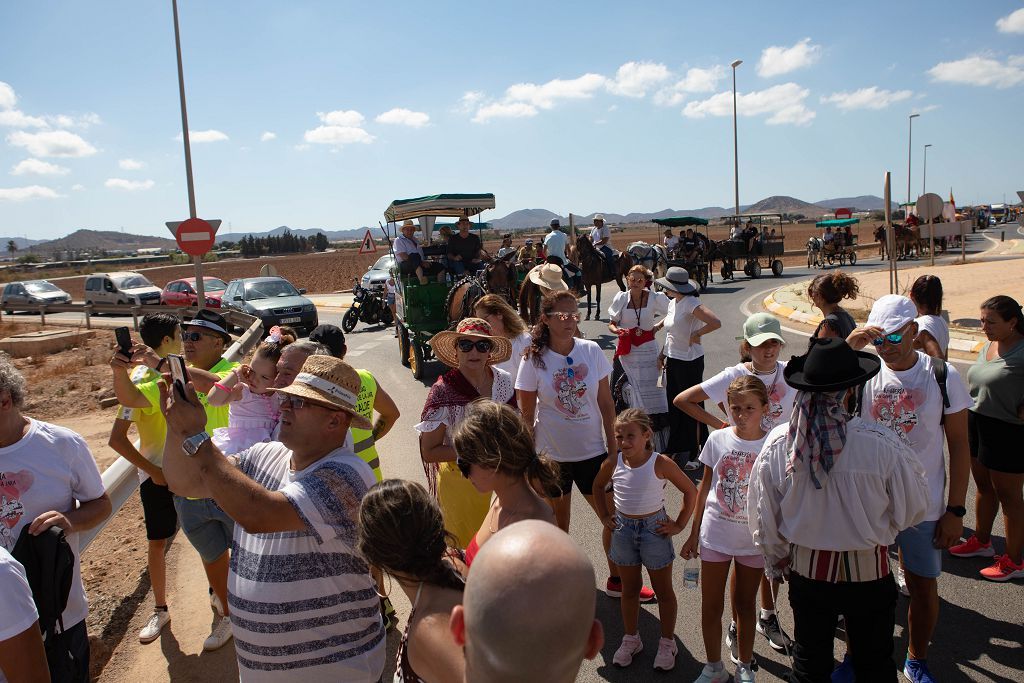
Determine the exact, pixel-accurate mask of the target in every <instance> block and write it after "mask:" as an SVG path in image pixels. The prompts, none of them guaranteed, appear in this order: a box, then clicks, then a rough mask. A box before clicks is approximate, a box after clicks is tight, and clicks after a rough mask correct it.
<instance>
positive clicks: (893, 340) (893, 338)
mask: <svg viewBox="0 0 1024 683" xmlns="http://www.w3.org/2000/svg"><path fill="white" fill-rule="evenodd" d="M901 341H903V335H902V334H898V333H896V332H894V333H892V334H887V335H885V336H884V337H882V338H881V339H872V340H871V343H872V344H874V345H875V346H881V345H882V344H884V343H885V342H889V343H890V344H892V345H893V346H896V345H897V344H899V343H900V342H901Z"/></svg>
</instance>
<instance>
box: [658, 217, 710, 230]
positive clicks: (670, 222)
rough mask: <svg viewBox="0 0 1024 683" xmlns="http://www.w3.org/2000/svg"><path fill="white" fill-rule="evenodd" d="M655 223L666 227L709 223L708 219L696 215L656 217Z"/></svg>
mask: <svg viewBox="0 0 1024 683" xmlns="http://www.w3.org/2000/svg"><path fill="white" fill-rule="evenodd" d="M653 222H654V223H657V224H658V225H663V226H665V227H666V228H685V227H688V226H691V225H707V224H708V222H707V219H704V218H697V217H696V216H673V217H671V218H655V219H653Z"/></svg>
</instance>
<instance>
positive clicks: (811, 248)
mask: <svg viewBox="0 0 1024 683" xmlns="http://www.w3.org/2000/svg"><path fill="white" fill-rule="evenodd" d="M858 223H860V219H859V218H834V219H830V220H825V221H818V222H817V223H815V224H814V225H815V227H818V228H821V232H822V235H821V237H818V236H814V237H811V238H810V239H808V240H807V267H808V268H811V267H815V268H824V267H825V263H826V262H828V265H830V266H831V265H834V264H835V262H836V261H839V265H841V266H845V265H846V264H847V263H849V264H850V265H851V266H854V265H857V241H858V239H857V232H856V230H855V228H854V226H856V225H857V224H858ZM833 231H834V232H833ZM826 232H828V233H831V234H832V235H833V237H832V239H830V240H826V239H825V234H826Z"/></svg>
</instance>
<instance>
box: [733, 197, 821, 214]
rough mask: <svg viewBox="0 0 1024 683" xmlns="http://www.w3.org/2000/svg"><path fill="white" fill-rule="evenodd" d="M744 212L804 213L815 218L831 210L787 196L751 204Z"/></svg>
mask: <svg viewBox="0 0 1024 683" xmlns="http://www.w3.org/2000/svg"><path fill="white" fill-rule="evenodd" d="M742 211H743V213H802V214H804V215H805V216H807V217H808V218H813V217H815V216H818V215H821V214H823V213H828V212H829V210H828V209H826V208H825V207H823V206H818V205H817V204H810V203H808V202H805V201H803V200H802V199H797V198H796V197H787V196H786V195H775V196H773V197H766V198H764V199H762V200H761V201H759V202H757V203H756V204H751V205H750V206H748V207H746V208H745V209H742Z"/></svg>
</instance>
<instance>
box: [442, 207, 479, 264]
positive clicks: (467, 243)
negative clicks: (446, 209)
mask: <svg viewBox="0 0 1024 683" xmlns="http://www.w3.org/2000/svg"><path fill="white" fill-rule="evenodd" d="M455 227H457V228H458V229H459V232H458V233H457V234H455V235H452V236H451V237H449V238H448V268H449V269H450V270H451V272H452V275H456V276H459V275H465V274H466V272H467V271H468V272H469V273H470V274H473V273H476V272H477V271H478V270H480V268H481V266H482V265H483V263H482V262H481V260H480V238H479V237H478V236H476V235H474V234H473V233H471V232H470V231H469V228H470V222H469V219H468V218H466V217H462V218H460V219H459V220H458V222H457V223H456V224H455Z"/></svg>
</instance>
